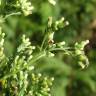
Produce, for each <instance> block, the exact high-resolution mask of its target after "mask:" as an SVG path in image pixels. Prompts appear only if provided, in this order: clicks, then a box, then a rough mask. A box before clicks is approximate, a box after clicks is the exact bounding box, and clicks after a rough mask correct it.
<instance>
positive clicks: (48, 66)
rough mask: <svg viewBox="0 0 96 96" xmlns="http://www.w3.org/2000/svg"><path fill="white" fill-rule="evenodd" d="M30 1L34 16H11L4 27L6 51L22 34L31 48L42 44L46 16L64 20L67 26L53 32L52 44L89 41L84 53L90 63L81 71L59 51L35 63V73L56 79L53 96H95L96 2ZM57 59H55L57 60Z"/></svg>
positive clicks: (10, 51) (11, 48)
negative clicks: (27, 39)
mask: <svg viewBox="0 0 96 96" xmlns="http://www.w3.org/2000/svg"><path fill="white" fill-rule="evenodd" d="M54 1H56V5H55V6H54V5H52V4H51V3H50V2H49V1H48V0H32V1H31V2H32V5H33V6H34V10H33V13H32V14H31V15H29V16H26V17H24V16H11V17H9V18H8V19H6V21H5V23H4V24H3V31H4V32H5V33H6V40H5V49H6V50H5V52H6V54H7V55H8V56H11V54H12V53H15V50H16V48H17V46H18V43H19V40H20V37H21V35H22V34H26V35H27V36H29V37H30V40H31V42H32V44H33V45H35V44H41V42H42V39H43V33H44V30H45V28H46V24H47V20H48V17H49V16H52V17H53V19H54V20H58V19H60V18H61V17H64V18H65V19H66V20H68V21H69V26H67V27H65V28H64V29H62V30H59V31H58V32H57V33H55V37H54V39H55V42H59V41H66V42H67V44H68V45H72V44H74V43H75V42H77V41H82V40H86V39H89V40H90V43H89V44H88V45H87V46H86V48H85V52H86V55H87V56H88V58H89V60H90V65H89V66H88V68H86V69H84V70H81V69H80V68H77V67H74V66H77V64H76V62H75V61H74V59H73V58H71V57H67V56H64V54H63V53H61V52H59V53H58V54H57V55H56V57H55V58H43V59H42V60H40V61H39V62H36V64H34V65H35V66H36V71H37V72H42V73H43V74H48V75H50V76H53V77H54V78H55V81H54V84H53V87H52V96H96V0H54ZM57 58H58V59H57Z"/></svg>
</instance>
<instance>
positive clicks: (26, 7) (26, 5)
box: [17, 0, 34, 16]
mask: <svg viewBox="0 0 96 96" xmlns="http://www.w3.org/2000/svg"><path fill="white" fill-rule="evenodd" d="M17 6H18V7H20V8H21V10H22V12H23V13H24V15H25V16H27V15H30V14H32V10H33V9H34V7H33V6H32V5H31V2H29V1H27V0H18V1H17Z"/></svg>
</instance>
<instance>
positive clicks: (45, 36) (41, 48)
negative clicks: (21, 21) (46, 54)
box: [40, 35, 47, 51]
mask: <svg viewBox="0 0 96 96" xmlns="http://www.w3.org/2000/svg"><path fill="white" fill-rule="evenodd" d="M46 38H47V35H45V37H44V39H43V42H42V44H41V47H40V51H42V49H43V46H44V43H45V41H46Z"/></svg>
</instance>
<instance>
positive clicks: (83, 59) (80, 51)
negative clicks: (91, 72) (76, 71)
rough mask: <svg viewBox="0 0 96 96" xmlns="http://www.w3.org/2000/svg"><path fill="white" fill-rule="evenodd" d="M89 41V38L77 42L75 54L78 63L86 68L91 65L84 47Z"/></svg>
mask: <svg viewBox="0 0 96 96" xmlns="http://www.w3.org/2000/svg"><path fill="white" fill-rule="evenodd" d="M88 43H89V40H86V41H82V42H81V43H75V55H76V56H77V59H78V63H79V65H80V66H81V67H82V69H84V68H85V67H86V66H88V65H89V61H88V58H87V56H86V55H85V52H84V47H85V45H87V44H88Z"/></svg>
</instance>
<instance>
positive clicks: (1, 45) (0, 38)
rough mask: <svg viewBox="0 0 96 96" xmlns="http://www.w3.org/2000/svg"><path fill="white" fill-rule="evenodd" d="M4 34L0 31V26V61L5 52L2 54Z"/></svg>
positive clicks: (0, 29)
mask: <svg viewBox="0 0 96 96" xmlns="http://www.w3.org/2000/svg"><path fill="white" fill-rule="evenodd" d="M4 36H5V33H2V28H1V27H0V62H1V61H2V59H4V57H5V54H4Z"/></svg>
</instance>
